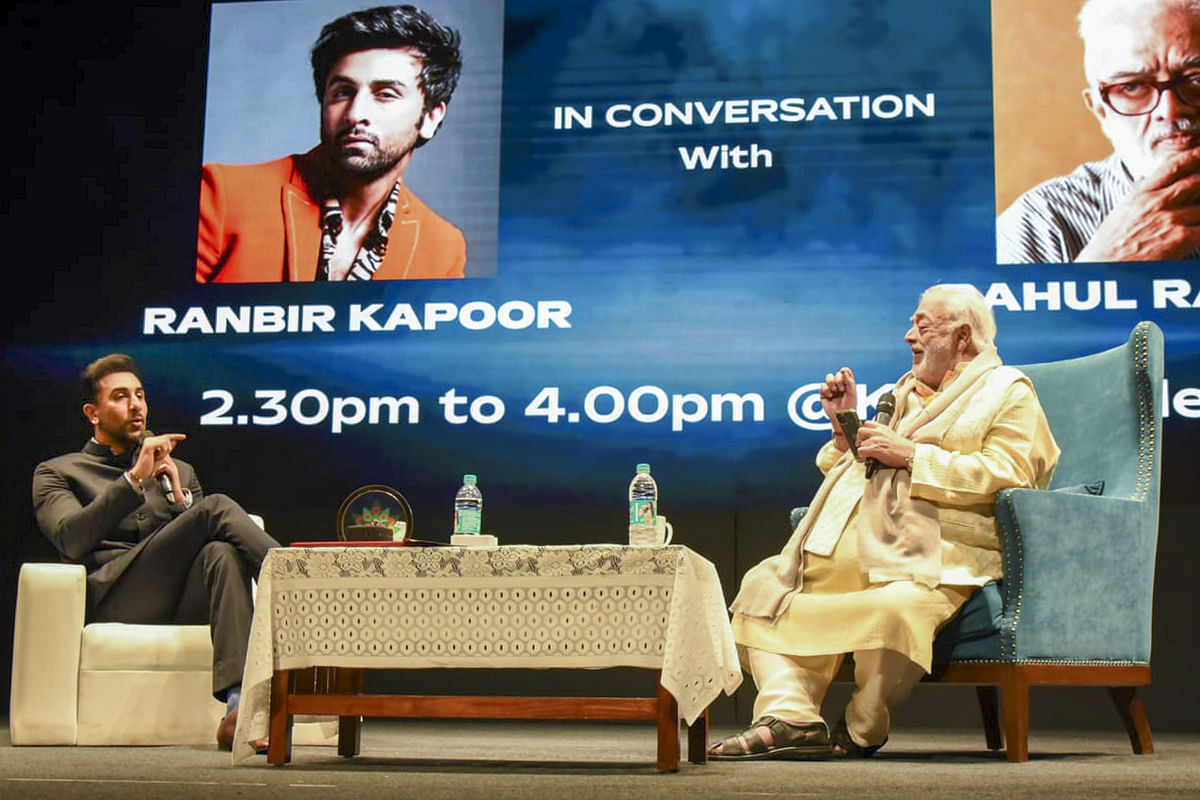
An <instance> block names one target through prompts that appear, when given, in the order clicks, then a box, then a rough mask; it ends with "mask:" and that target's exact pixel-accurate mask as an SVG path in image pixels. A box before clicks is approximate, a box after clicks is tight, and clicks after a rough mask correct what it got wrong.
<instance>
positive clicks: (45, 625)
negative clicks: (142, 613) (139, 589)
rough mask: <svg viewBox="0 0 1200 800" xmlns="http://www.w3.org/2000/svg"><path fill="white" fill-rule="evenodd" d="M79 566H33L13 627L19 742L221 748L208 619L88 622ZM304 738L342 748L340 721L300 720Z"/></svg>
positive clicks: (12, 718)
mask: <svg viewBox="0 0 1200 800" xmlns="http://www.w3.org/2000/svg"><path fill="white" fill-rule="evenodd" d="M85 579H86V573H85V570H84V568H83V567H82V566H81V565H78V564H23V565H22V566H21V573H20V577H19V579H18V585H17V611H16V625H15V630H14V633H13V664H12V693H11V695H10V697H11V699H10V705H9V715H8V724H9V733H10V736H11V739H12V743H13V744H14V745H163V744H214V743H215V738H214V737H215V734H216V730H217V723H218V722H220V720H221V717H222V716H223V715H224V713H225V705H224V704H223V703H221V702H219V701H217V700H214V699H213V696H212V657H213V654H212V642H211V641H210V638H209V631H208V626H207V625H129V624H124V623H114V622H103V623H92V624H90V625H85V624H84V609H85V603H86V600H85V597H86V587H85ZM293 741H294V742H295V743H296V744H308V745H323V744H328V745H333V744H337V720H336V719H333V720H331V721H321V722H307V723H302V724H298V725H296V726H295V731H294V733H293Z"/></svg>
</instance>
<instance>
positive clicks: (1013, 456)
mask: <svg viewBox="0 0 1200 800" xmlns="http://www.w3.org/2000/svg"><path fill="white" fill-rule="evenodd" d="M956 444H958V442H956V441H955V438H954V430H953V429H952V430H951V431H950V432H949V433H948V434H947V436H946V438H945V439H944V440H943V441H942V445H941V446H940V447H939V446H936V445H931V444H918V445H917V446H916V453H915V455H914V456H913V469H912V488H911V493H912V496H913V497H919V498H921V499H923V500H929V501H930V502H932V503H935V504H937V505H939V506H957V507H971V506H988V507H990V506H993V505H994V504H995V501H996V493H997V492H998V491H1000V490H1001V489H1006V488H1012V487H1019V488H1034V487H1036V488H1042V489H1044V488H1046V486H1047V485H1048V484H1049V482H1050V477H1051V475H1052V474H1053V468H1054V465H1055V464H1057V463H1058V453H1059V450H1058V446H1057V445H1056V444H1055V443H1054V437H1053V436H1052V435H1051V434H1050V428H1049V426H1048V425H1047V424H1046V418H1045V416H1044V415H1043V414H1042V411H1041V406H1040V405H1039V404H1038V400H1037V395H1036V394H1035V393H1034V391H1033V388H1032V387H1031V386H1029V384H1027V383H1026V382H1024V381H1017V382H1014V383H1013V384H1011V385H1010V386H1009V387H1008V389H1007V390H1006V391H1005V393H1004V397H1003V399H1002V400H1001V403H1000V408H999V411H998V412H997V414H996V417H995V419H994V421H993V423H992V425H991V427H990V428H989V430H988V432H987V434H986V436H985V437H984V439H983V446H982V447H980V448H979V449H978V450H976V451H975V452H960V451H959V448H956ZM962 449H967V448H965V447H964V448H962ZM989 516H990V515H989Z"/></svg>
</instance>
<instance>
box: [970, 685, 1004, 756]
mask: <svg viewBox="0 0 1200 800" xmlns="http://www.w3.org/2000/svg"><path fill="white" fill-rule="evenodd" d="M996 695H997V691H996V687H995V686H976V687H975V696H976V697H977V698H979V713H980V714H981V715H982V716H983V735H984V738H985V739H986V740H987V748H988V750H999V749H1000V748H1001V747H1003V746H1004V738H1003V737H1002V736H1001V735H1000V713H999V704H998V701H997V699H996Z"/></svg>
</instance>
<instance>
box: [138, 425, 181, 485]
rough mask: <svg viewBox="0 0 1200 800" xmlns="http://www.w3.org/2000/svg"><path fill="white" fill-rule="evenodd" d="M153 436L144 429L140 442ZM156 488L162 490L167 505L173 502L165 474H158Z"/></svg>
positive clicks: (169, 482)
mask: <svg viewBox="0 0 1200 800" xmlns="http://www.w3.org/2000/svg"><path fill="white" fill-rule="evenodd" d="M153 435H154V431H152V430H150V429H148V428H147V429H145V430H143V431H142V436H141V440H142V441H145V440H146V439H149V438H150V437H151V436H153ZM158 488H160V489H162V493H163V497H165V498H167V502H168V503H174V502H175V490H174V489H172V488H171V479H170V478H169V477H167V473H165V472H160V473H159V474H158Z"/></svg>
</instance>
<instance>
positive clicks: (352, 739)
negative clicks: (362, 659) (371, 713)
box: [331, 667, 364, 758]
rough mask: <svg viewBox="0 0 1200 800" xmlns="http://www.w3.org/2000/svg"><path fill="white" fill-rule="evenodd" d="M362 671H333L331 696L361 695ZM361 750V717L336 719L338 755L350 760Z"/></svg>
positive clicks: (338, 669)
mask: <svg viewBox="0 0 1200 800" xmlns="http://www.w3.org/2000/svg"><path fill="white" fill-rule="evenodd" d="M363 685H364V680H363V671H362V670H361V669H354V668H351V667H337V668H335V669H333V691H332V692H331V693H332V694H362V690H363ZM361 748H362V717H360V716H357V715H347V716H340V717H338V755H339V756H343V757H345V758H352V757H354V756H356V755H358V754H359V752H360V751H361Z"/></svg>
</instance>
